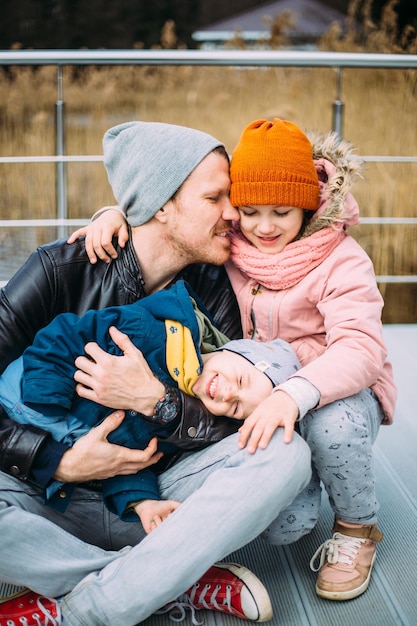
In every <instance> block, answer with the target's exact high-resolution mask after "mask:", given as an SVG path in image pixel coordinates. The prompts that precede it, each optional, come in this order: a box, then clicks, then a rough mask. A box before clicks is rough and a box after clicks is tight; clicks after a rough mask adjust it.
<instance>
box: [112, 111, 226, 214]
mask: <svg viewBox="0 0 417 626" xmlns="http://www.w3.org/2000/svg"><path fill="white" fill-rule="evenodd" d="M219 146H223V144H222V143H221V142H220V141H218V140H217V139H215V138H214V137H212V136H211V135H208V134H207V133H204V132H201V131H199V130H195V129H193V128H188V127H186V126H176V125H174V124H164V123H160V122H127V123H125V124H119V125H118V126H114V127H113V128H110V129H109V130H108V131H107V132H106V133H105V135H104V138H103V151H104V165H105V168H106V170H107V176H108V179H109V182H110V185H111V186H112V189H113V194H114V197H115V198H116V200H117V202H118V203H119V205H120V206H121V208H123V209H124V210H125V211H126V217H127V221H128V223H129V224H130V225H131V226H139V225H140V224H145V222H148V221H149V220H150V219H151V218H152V217H153V216H154V215H155V213H157V212H158V211H159V209H161V208H162V207H163V206H164V204H166V203H167V202H168V200H169V199H170V198H172V196H173V195H174V194H175V192H176V191H177V190H178V189H179V187H181V185H182V184H183V182H184V181H185V180H186V178H188V176H189V175H190V174H191V172H192V171H193V170H194V169H195V168H196V167H197V165H199V163H200V162H201V161H202V160H203V159H204V158H205V157H206V156H207V155H208V154H210V152H212V151H213V150H214V149H215V148H217V147H219Z"/></svg>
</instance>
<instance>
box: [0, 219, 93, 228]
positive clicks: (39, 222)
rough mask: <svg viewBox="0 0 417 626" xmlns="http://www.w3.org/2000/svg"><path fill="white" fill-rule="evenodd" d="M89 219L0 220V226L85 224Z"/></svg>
mask: <svg viewBox="0 0 417 626" xmlns="http://www.w3.org/2000/svg"><path fill="white" fill-rule="evenodd" d="M90 221H91V220H89V219H80V218H77V219H39V220H0V228H27V227H28V226H31V227H32V228H33V227H34V228H41V227H43V226H85V225H86V224H89V223H90Z"/></svg>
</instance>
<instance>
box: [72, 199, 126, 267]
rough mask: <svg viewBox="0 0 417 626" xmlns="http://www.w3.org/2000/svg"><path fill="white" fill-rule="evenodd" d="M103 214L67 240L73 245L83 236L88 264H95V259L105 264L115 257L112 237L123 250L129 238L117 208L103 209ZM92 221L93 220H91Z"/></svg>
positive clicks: (123, 219)
mask: <svg viewBox="0 0 417 626" xmlns="http://www.w3.org/2000/svg"><path fill="white" fill-rule="evenodd" d="M101 211H103V213H102V214H101V215H100V217H97V218H96V219H95V220H94V221H92V222H91V223H90V224H88V225H87V226H84V227H82V228H79V229H78V230H76V231H75V232H73V233H72V235H71V236H70V237H69V239H67V243H74V241H76V240H77V239H78V238H79V237H83V236H85V250H86V252H87V256H88V258H89V260H90V263H93V264H94V263H97V257H98V258H99V259H101V260H102V261H104V262H105V263H110V261H111V259H115V258H116V257H117V252H116V250H115V248H114V246H113V241H112V239H113V237H114V236H116V235H117V243H118V244H119V246H120V247H121V248H124V246H125V243H126V241H127V240H128V238H129V232H128V229H127V223H126V220H125V218H124V215H123V213H122V212H121V211H119V210H118V208H117V207H111V206H109V207H103V209H101ZM93 219H94V218H93Z"/></svg>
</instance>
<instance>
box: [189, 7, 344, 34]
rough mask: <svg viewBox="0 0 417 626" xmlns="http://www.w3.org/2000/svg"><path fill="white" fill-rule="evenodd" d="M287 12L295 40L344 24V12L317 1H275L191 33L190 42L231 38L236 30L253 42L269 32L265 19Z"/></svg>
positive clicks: (267, 22)
mask: <svg viewBox="0 0 417 626" xmlns="http://www.w3.org/2000/svg"><path fill="white" fill-rule="evenodd" d="M286 10H290V11H291V12H292V13H294V14H295V17H296V19H297V25H296V31H295V33H296V34H297V37H298V38H300V37H303V36H304V37H305V38H306V39H308V40H314V39H318V38H319V37H321V36H322V35H323V34H324V33H325V32H326V30H327V29H328V28H329V26H330V25H331V24H332V23H333V22H335V21H339V22H340V23H341V24H342V25H343V24H344V23H345V21H346V14H345V13H343V12H342V11H339V10H337V9H335V8H332V7H329V6H327V5H325V4H323V3H322V2H320V1H319V0H275V2H269V3H267V4H264V3H263V4H262V5H261V6H259V7H256V8H254V9H250V10H249V11H244V12H243V13H238V14H236V15H235V16H233V17H230V18H228V19H225V20H221V21H219V22H214V23H212V24H209V25H208V26H205V27H204V29H200V30H198V31H196V32H194V33H193V39H194V40H195V41H200V42H202V41H216V40H217V41H222V40H227V39H230V38H231V37H233V35H234V34H235V33H236V32H237V31H239V32H241V33H242V36H243V38H244V39H251V40H255V39H257V38H261V37H265V36H268V35H269V32H270V21H268V19H267V20H266V19H265V18H272V20H273V19H274V17H275V16H276V15H277V14H279V13H283V12H284V11H286ZM245 34H247V36H245ZM289 34H291V33H289Z"/></svg>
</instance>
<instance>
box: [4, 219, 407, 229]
mask: <svg viewBox="0 0 417 626" xmlns="http://www.w3.org/2000/svg"><path fill="white" fill-rule="evenodd" d="M88 223H89V220H88V219H34V220H0V228H23V227H28V226H32V227H35V228H41V227H42V226H78V225H81V226H85V224H88ZM360 224H417V217H361V218H360Z"/></svg>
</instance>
